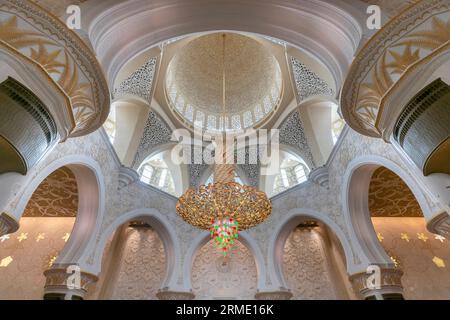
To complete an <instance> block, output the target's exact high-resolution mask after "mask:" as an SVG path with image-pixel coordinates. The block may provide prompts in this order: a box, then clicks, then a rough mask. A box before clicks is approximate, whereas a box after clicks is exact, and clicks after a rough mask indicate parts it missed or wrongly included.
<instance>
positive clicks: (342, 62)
mask: <svg viewBox="0 0 450 320" xmlns="http://www.w3.org/2000/svg"><path fill="white" fill-rule="evenodd" d="M355 5H356V6H360V7H362V3H358V4H353V3H352V4H350V3H348V2H347V1H343V0H335V1H332V2H329V1H298V2H294V1H282V2H280V1H279V0H278V1H275V0H269V1H259V0H252V1H242V0H233V1H229V0H218V1H208V2H207V3H205V2H204V1H202V0H176V1H172V2H171V3H170V4H168V3H167V2H166V1H165V0H154V1H150V2H149V1H146V0H128V1H117V0H116V1H108V2H105V1H102V2H101V3H90V4H89V3H87V4H86V5H85V6H84V12H87V13H86V14H85V15H83V17H82V18H83V22H82V24H83V25H85V26H87V31H88V33H89V38H90V40H91V42H92V45H93V47H94V50H95V51H96V54H97V56H98V57H99V60H100V62H101V63H102V65H103V67H104V69H105V71H106V73H107V75H108V79H109V83H110V84H112V83H114V79H115V77H116V76H117V74H118V73H119V71H120V69H121V68H122V67H123V66H124V65H125V64H126V63H127V61H129V60H130V59H132V58H133V57H135V56H136V55H138V54H139V53H140V52H143V51H144V50H146V49H148V48H150V47H154V46H156V45H158V44H159V43H160V42H162V41H165V40H168V39H172V38H176V37H179V36H184V35H187V34H195V33H199V32H208V31H217V30H230V31H242V32H250V33H255V34H261V35H267V36H271V37H274V38H278V39H281V40H284V41H287V42H289V43H290V44H292V45H293V46H295V47H297V48H300V49H303V50H305V51H306V52H307V53H309V54H311V55H312V56H314V57H316V58H317V59H318V60H319V61H320V62H321V63H322V64H323V65H325V66H326V68H327V69H328V70H329V72H330V73H331V75H332V77H333V79H334V81H335V82H336V83H335V85H336V87H340V85H339V83H341V82H342V79H343V77H344V75H345V72H346V69H347V67H348V65H349V64H350V61H351V60H352V59H353V56H354V53H355V52H356V50H357V48H358V46H359V42H360V40H361V38H362V36H363V33H364V32H367V31H366V28H365V22H366V19H367V16H366V15H365V12H364V10H361V8H355ZM88 9H89V10H88ZM319 26H320V28H319ZM324 28H326V30H327V32H323V30H324ZM120 30H127V33H126V35H124V34H123V32H121V33H120ZM119 33H120V34H122V35H123V36H122V37H121V38H120V39H117V34H119Z"/></svg>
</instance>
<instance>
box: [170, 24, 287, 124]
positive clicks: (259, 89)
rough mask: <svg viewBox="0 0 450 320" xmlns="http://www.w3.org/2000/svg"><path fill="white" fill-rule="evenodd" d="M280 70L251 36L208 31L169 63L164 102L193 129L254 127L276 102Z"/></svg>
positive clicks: (272, 57)
mask: <svg viewBox="0 0 450 320" xmlns="http://www.w3.org/2000/svg"><path fill="white" fill-rule="evenodd" d="M281 91H282V80H281V70H280V66H279V64H278V61H277V60H276V59H275V57H274V56H273V55H272V54H271V53H270V52H269V51H268V50H267V49H266V48H265V47H264V46H263V45H262V44H261V43H259V42H258V41H257V40H255V39H253V38H251V37H248V36H243V35H240V34H236V33H213V34H208V35H204V36H200V37H198V38H195V39H194V40H192V41H190V42H189V43H188V44H187V45H185V46H184V47H183V49H182V50H181V51H180V52H179V53H177V54H176V55H175V57H174V58H173V59H172V61H171V62H170V65H169V67H168V70H167V76H166V92H167V97H168V100H169V104H170V105H171V107H172V109H173V110H174V111H175V113H176V114H177V115H178V116H181V118H182V119H183V120H184V121H185V122H187V123H188V124H189V125H191V126H194V127H196V128H202V129H207V130H217V131H233V130H239V129H245V128H249V127H254V126H256V125H257V124H259V123H260V122H261V121H262V120H264V119H265V118H267V116H268V115H269V114H270V113H271V111H273V110H274V109H275V108H276V107H277V106H278V104H279V101H280V98H281Z"/></svg>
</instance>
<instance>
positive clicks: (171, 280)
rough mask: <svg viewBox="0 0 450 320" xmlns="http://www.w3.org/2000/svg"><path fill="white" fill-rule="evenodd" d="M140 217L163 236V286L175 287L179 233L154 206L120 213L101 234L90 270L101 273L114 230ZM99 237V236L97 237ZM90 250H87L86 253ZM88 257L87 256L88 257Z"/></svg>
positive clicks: (178, 265)
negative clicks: (106, 248)
mask: <svg viewBox="0 0 450 320" xmlns="http://www.w3.org/2000/svg"><path fill="white" fill-rule="evenodd" d="M136 219H139V220H141V221H145V222H147V223H148V224H150V225H151V226H152V227H153V228H154V230H155V231H156V232H157V233H158V235H159V237H160V238H161V240H162V242H163V245H164V251H165V253H166V263H167V269H166V275H165V277H164V281H163V283H162V288H165V287H168V288H173V287H175V286H176V280H177V275H178V274H179V272H180V268H181V267H180V266H181V253H180V252H181V251H180V244H179V240H178V237H177V235H176V234H175V232H174V231H173V228H172V227H171V224H170V222H169V221H168V220H167V218H166V217H164V216H163V215H162V214H161V213H160V212H159V211H158V210H156V209H154V208H141V209H136V210H132V211H129V212H126V213H123V214H120V215H119V216H118V217H117V218H116V219H115V220H114V221H113V222H112V223H111V224H110V225H109V226H108V227H107V228H106V229H105V230H104V231H103V232H102V233H101V234H100V235H98V239H99V241H98V244H97V246H96V248H95V251H94V258H93V264H92V266H91V267H90V269H89V270H88V271H89V272H90V273H92V274H95V275H99V274H100V272H101V270H102V267H103V266H102V265H101V264H102V257H103V254H104V250H105V246H106V243H107V241H108V240H109V239H110V238H111V237H112V235H113V234H114V232H115V231H116V230H117V229H118V228H120V226H122V225H123V224H124V223H127V222H129V221H130V220H136ZM95 239H97V237H96V238H95ZM88 252H90V251H87V252H86V254H87V253H88ZM86 258H87V257H86Z"/></svg>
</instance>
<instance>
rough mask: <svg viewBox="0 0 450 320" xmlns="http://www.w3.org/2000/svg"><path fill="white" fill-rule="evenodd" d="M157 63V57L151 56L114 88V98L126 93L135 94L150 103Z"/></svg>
mask: <svg viewBox="0 0 450 320" xmlns="http://www.w3.org/2000/svg"><path fill="white" fill-rule="evenodd" d="M157 63H158V58H157V57H153V58H151V59H150V60H149V61H148V62H147V63H145V64H144V65H142V66H141V67H140V68H139V69H137V70H136V71H134V72H133V73H132V74H131V75H130V76H129V77H128V78H127V79H125V80H124V81H122V82H121V83H120V85H119V86H118V87H117V88H116V89H115V91H114V98H115V99H120V98H122V97H124V96H127V95H135V96H138V97H140V98H142V99H144V100H146V101H148V103H151V101H152V94H153V87H154V85H153V84H154V78H155V74H156V70H157Z"/></svg>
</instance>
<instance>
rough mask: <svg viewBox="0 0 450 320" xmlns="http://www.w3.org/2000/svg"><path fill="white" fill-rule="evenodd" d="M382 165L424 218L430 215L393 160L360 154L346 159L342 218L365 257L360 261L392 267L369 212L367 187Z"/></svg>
mask: <svg viewBox="0 0 450 320" xmlns="http://www.w3.org/2000/svg"><path fill="white" fill-rule="evenodd" d="M380 167H385V168H387V169H389V170H390V171H392V172H393V173H395V174H396V175H397V176H398V177H400V178H401V180H402V181H403V182H404V183H405V184H406V186H407V187H408V188H409V190H411V192H412V194H413V195H414V197H415V199H416V200H417V202H418V203H419V206H420V209H421V211H422V213H423V216H424V217H425V218H430V217H431V216H432V213H431V210H430V207H429V205H428V202H427V200H426V198H425V196H424V194H423V192H422V190H421V188H420V186H419V185H418V184H417V183H416V181H415V180H414V179H413V178H412V177H411V176H410V175H409V174H407V173H406V172H405V171H404V170H403V169H402V168H400V167H399V166H398V165H397V164H395V163H394V162H392V161H390V160H388V159H385V158H382V157H379V156H363V157H359V158H356V159H354V160H352V161H351V162H350V164H349V165H348V167H347V170H346V173H345V175H344V178H343V188H342V202H343V210H344V217H345V219H346V222H347V225H349V226H351V228H350V231H351V233H352V234H353V236H354V237H355V238H356V239H357V241H358V243H359V244H360V245H361V250H362V251H363V252H364V255H365V256H366V258H367V261H364V264H366V265H370V264H379V265H383V266H387V267H394V264H393V262H392V261H391V259H390V257H389V256H388V255H387V254H386V252H385V250H384V249H383V247H382V246H381V244H380V242H379V241H378V240H377V235H376V233H375V230H374V228H373V224H372V221H371V216H370V211H369V201H368V195H369V186H370V182H371V179H372V176H373V173H374V172H375V171H376V170H377V169H378V168H380Z"/></svg>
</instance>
